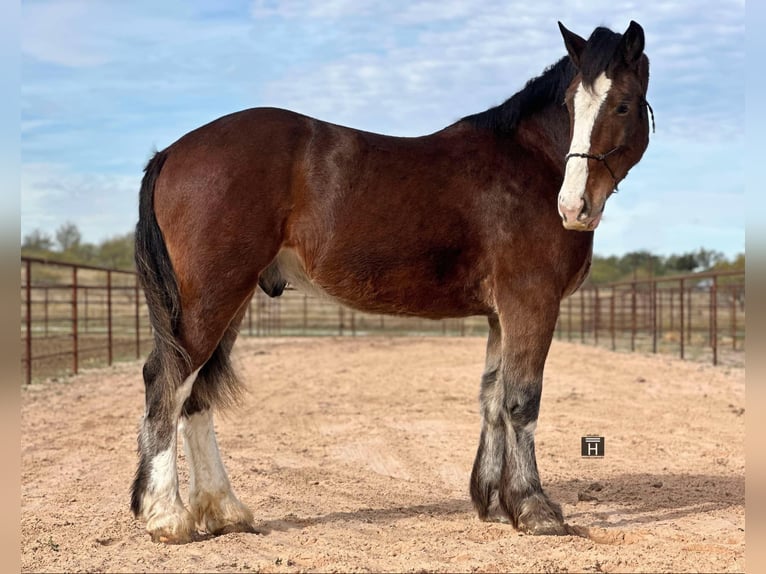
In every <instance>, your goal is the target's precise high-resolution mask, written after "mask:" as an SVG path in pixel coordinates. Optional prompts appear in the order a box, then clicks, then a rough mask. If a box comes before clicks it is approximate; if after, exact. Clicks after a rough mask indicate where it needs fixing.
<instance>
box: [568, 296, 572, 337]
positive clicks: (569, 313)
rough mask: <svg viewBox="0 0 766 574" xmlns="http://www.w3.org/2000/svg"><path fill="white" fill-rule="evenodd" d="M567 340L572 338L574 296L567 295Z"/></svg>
mask: <svg viewBox="0 0 766 574" xmlns="http://www.w3.org/2000/svg"><path fill="white" fill-rule="evenodd" d="M567 303H568V305H567V340H568V341H571V340H572V296H571V295H570V296H569V297H567Z"/></svg>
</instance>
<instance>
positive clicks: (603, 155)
mask: <svg viewBox="0 0 766 574" xmlns="http://www.w3.org/2000/svg"><path fill="white" fill-rule="evenodd" d="M641 103H642V104H643V105H645V106H646V108H647V109H648V110H649V115H650V116H651V117H652V133H654V110H653V109H652V106H650V105H649V102H647V101H646V98H641ZM621 147H622V146H617V147H614V148H612V149H610V150H609V151H608V152H606V153H599V154H593V153H568V154H567V155H566V157H565V158H564V165H566V163H567V162H568V161H569V158H572V157H582V158H585V159H595V160H596V161H600V162H602V163H603V164H604V167H606V169H607V171H608V172H609V175H611V176H612V180H613V181H614V191H619V190H618V189H617V184H618V183H619V182H618V180H617V177H616V176H615V175H614V172H613V171H612V168H611V167H609V164H608V163H606V158H607V157H609V156H610V155H612V154H613V153H614V152H616V151H617V150H618V149H620V148H621ZM627 175H628V174H627V173H626V174H625V177H627ZM623 179H625V178H623Z"/></svg>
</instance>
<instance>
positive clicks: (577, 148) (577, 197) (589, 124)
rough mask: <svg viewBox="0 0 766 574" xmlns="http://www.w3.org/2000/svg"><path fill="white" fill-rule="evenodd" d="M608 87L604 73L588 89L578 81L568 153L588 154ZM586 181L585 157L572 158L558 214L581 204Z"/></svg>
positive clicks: (607, 80)
mask: <svg viewBox="0 0 766 574" xmlns="http://www.w3.org/2000/svg"><path fill="white" fill-rule="evenodd" d="M611 87H612V80H610V79H609V78H607V77H606V73H604V72H602V73H601V75H599V76H598V78H596V81H595V82H593V87H592V88H591V89H589V88H586V87H585V86H584V85H583V84H582V83H580V85H579V87H578V88H577V91H576V92H575V97H574V130H573V132H574V133H573V134H572V145H571V146H570V147H569V153H590V138H591V135H592V133H593V126H594V125H595V123H596V118H597V117H598V113H599V111H600V110H601V106H602V105H603V104H604V101H606V96H607V94H608V93H609V88H611ZM587 182H588V160H587V159H585V158H577V157H574V158H571V159H570V160H569V161H568V162H567V164H566V171H565V172H564V183H563V184H562V185H561V191H560V192H559V213H561V210H562V208H563V209H568V210H575V209H578V208H579V207H580V205H581V203H580V202H581V201H582V199H583V196H584V195H585V184H586V183H587Z"/></svg>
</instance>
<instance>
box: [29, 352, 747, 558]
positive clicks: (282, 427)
mask: <svg viewBox="0 0 766 574" xmlns="http://www.w3.org/2000/svg"><path fill="white" fill-rule="evenodd" d="M483 353H484V342H483V341H482V340H480V339H477V338H466V339H459V338H446V339H445V338H427V339H426V338H424V339H415V338H407V339H404V338H401V339H383V338H359V339H351V338H344V339H249V340H243V341H240V342H239V343H238V344H237V347H236V350H235V355H236V364H237V365H238V367H239V370H240V372H241V373H242V375H243V377H244V379H245V380H246V381H247V384H248V388H249V394H248V396H247V400H246V402H245V403H244V404H243V405H242V406H241V407H239V408H237V409H236V410H234V411H231V412H230V413H229V414H227V415H222V416H218V418H217V421H216V428H217V432H218V439H219V444H220V445H221V449H222V452H223V456H224V460H225V462H226V464H227V467H228V470H229V473H230V476H231V480H232V484H233V485H234V488H235V490H236V492H237V493H238V495H239V497H240V498H241V499H242V500H243V501H244V502H245V503H246V504H248V505H249V506H250V508H251V509H252V510H253V512H254V513H255V516H256V526H257V528H258V530H259V531H260V533H259V534H230V535H224V536H220V537H217V538H207V539H203V540H201V541H198V542H195V543H192V544H188V545H183V546H165V545H162V544H155V543H153V542H151V541H150V539H149V536H148V535H147V534H146V533H145V532H144V529H143V525H142V524H141V523H139V522H138V521H136V520H134V519H133V517H132V516H131V514H130V511H129V508H128V503H129V495H128V491H129V487H130V482H131V479H132V474H133V472H134V469H135V463H136V454H135V445H136V442H135V441H136V431H137V428H138V423H139V419H140V416H141V414H142V409H143V384H142V382H141V378H140V372H141V365H140V364H139V363H123V364H120V365H117V366H114V367H112V368H110V369H102V370H93V371H90V372H87V373H84V374H81V375H80V376H78V377H74V378H71V379H66V380H61V381H52V382H47V383H43V384H36V385H33V386H32V387H30V388H25V389H24V390H23V391H22V419H23V423H22V443H21V455H22V523H21V528H22V548H21V553H22V570H23V571H25V572H32V571H46V572H53V571H68V572H82V571H109V572H125V571H154V572H191V571H219V572H223V571H235V572H251V571H264V572H293V571H399V572H419V571H451V572H458V571H459V572H500V571H508V572H511V571H515V572H639V571H644V572H671V571H672V572H700V571H703V572H713V571H715V572H742V571H744V570H745V562H744V560H745V558H744V554H745V552H744V551H745V507H744V505H745V479H744V475H745V471H744V469H745V452H744V434H745V428H744V426H745V425H744V402H745V374H744V370H743V369H741V368H740V369H738V368H727V367H718V368H715V367H712V366H709V365H704V364H698V363H691V362H683V361H680V360H678V359H675V358H670V357H662V356H651V355H639V354H633V355H631V354H621V353H613V352H610V351H607V350H604V349H598V348H593V347H587V346H580V345H576V344H568V343H561V342H554V344H553V347H552V349H551V353H550V357H549V359H548V365H547V368H546V373H545V383H544V390H543V399H542V407H541V412H540V420H539V424H538V427H537V435H536V437H537V442H536V444H537V458H538V466H539V468H540V473H541V477H542V480H543V484H544V486H545V488H546V490H547V491H548V492H549V494H550V495H551V496H552V497H553V498H554V499H555V500H557V501H558V502H560V503H561V504H562V507H563V510H564V513H565V516H566V519H567V522H568V523H569V524H571V525H574V526H577V527H579V528H580V529H582V531H583V533H587V534H588V536H563V537H533V536H524V535H521V534H519V533H518V532H516V531H515V530H514V529H513V528H512V527H511V526H509V525H504V524H498V523H482V522H480V521H479V520H478V519H477V518H476V516H475V514H474V512H473V509H472V507H471V503H470V499H469V496H468V478H469V474H470V470H471V465H472V463H473V457H474V454H475V448H476V445H477V440H478V435H479V424H480V419H479V412H478V386H479V377H480V375H481V370H482V366H483ZM586 434H598V435H602V436H605V437H606V456H605V457H604V458H603V459H584V458H582V457H581V455H580V439H581V437H582V436H584V435H586ZM182 450H183V449H180V451H181V452H182ZM179 465H180V476H181V480H182V483H184V487H183V488H182V495H184V496H185V492H186V487H185V481H186V479H187V478H188V472H187V470H186V464H185V462H184V460H183V456H182V454H181V459H180V462H179Z"/></svg>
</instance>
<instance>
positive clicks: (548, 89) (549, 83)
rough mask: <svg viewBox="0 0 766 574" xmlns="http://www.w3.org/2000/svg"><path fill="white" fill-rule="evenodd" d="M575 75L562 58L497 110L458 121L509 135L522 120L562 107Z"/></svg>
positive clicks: (575, 70)
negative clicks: (552, 106) (550, 106)
mask: <svg viewBox="0 0 766 574" xmlns="http://www.w3.org/2000/svg"><path fill="white" fill-rule="evenodd" d="M576 73H577V69H576V68H575V67H574V65H573V64H572V61H571V60H570V59H569V56H564V57H563V58H561V59H560V60H559V61H558V62H556V63H555V64H553V65H552V66H550V67H549V68H547V69H546V70H545V71H544V72H543V73H542V74H541V75H540V76H538V77H536V78H532V79H531V80H529V81H528V82H527V84H526V85H525V86H524V88H523V89H522V90H521V91H519V92H517V93H516V94H514V95H513V96H511V97H510V98H508V99H507V100H506V101H505V102H503V103H502V104H500V105H499V106H495V107H494V108H490V109H488V110H487V111H485V112H480V113H478V114H473V115H470V116H466V117H464V118H463V119H461V120H460V121H461V122H463V121H464V122H468V123H470V124H472V125H474V126H476V127H477V128H482V129H487V130H490V131H493V132H496V133H505V134H509V133H512V132H513V131H514V130H515V129H516V126H518V124H519V121H520V120H521V119H523V118H525V117H527V116H529V115H531V114H533V113H535V112H538V111H540V110H542V109H543V108H544V107H545V106H547V105H548V104H550V103H554V102H558V103H560V104H563V103H564V95H565V94H566V91H567V88H568V87H569V84H570V83H571V81H572V78H574V76H575V74H576Z"/></svg>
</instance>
